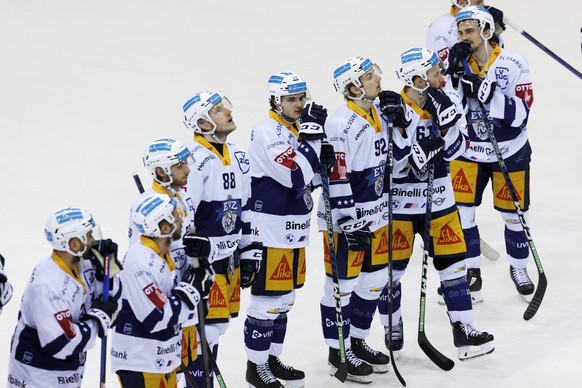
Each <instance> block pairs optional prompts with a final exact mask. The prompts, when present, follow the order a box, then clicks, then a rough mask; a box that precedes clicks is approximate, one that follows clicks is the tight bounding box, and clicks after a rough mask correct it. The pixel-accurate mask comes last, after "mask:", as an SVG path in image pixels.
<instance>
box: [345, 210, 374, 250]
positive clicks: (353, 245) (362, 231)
mask: <svg viewBox="0 0 582 388" xmlns="http://www.w3.org/2000/svg"><path fill="white" fill-rule="evenodd" d="M338 226H339V228H340V229H341V231H342V235H343V236H344V239H345V243H346V246H347V248H348V250H350V251H357V252H365V251H367V250H368V249H369V248H370V246H371V245H372V238H373V235H372V232H371V231H370V228H368V224H367V223H366V220H364V219H363V218H360V219H359V220H354V219H353V218H351V217H342V218H340V219H339V220H338Z"/></svg>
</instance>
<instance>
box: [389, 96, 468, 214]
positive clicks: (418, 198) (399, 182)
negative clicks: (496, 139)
mask: <svg viewBox="0 0 582 388" xmlns="http://www.w3.org/2000/svg"><path fill="white" fill-rule="evenodd" d="M406 90H408V87H405V88H404V89H403V90H402V92H401V93H400V95H401V96H402V98H403V99H404V102H405V103H406V104H407V105H408V106H409V107H410V108H411V109H412V111H413V112H414V114H413V115H412V118H411V119H412V120H411V123H410V125H409V126H408V127H407V128H406V134H407V137H408V138H409V139H411V141H412V144H415V143H418V141H419V140H421V139H424V138H425V137H428V136H430V134H431V131H432V130H433V125H434V123H433V117H432V116H431V115H430V114H429V113H428V112H426V111H425V110H423V109H422V108H421V107H419V106H418V105H416V104H415V103H414V102H413V101H412V100H411V99H410V98H409V97H408V96H407V95H406V92H405V91H406ZM445 93H447V95H448V96H449V97H450V99H451V101H452V102H453V103H454V104H455V105H456V106H457V111H458V112H462V111H463V110H462V109H463V107H462V105H461V101H460V100H459V97H458V95H457V94H456V93H455V92H452V91H445ZM438 132H439V135H437V136H440V131H438ZM443 140H444V147H443V159H444V161H443V162H441V163H439V164H438V165H436V166H435V169H434V182H433V196H432V212H433V213H436V212H439V211H441V210H446V209H450V208H452V207H454V206H455V197H454V193H453V185H452V181H451V177H450V174H449V163H448V162H449V161H451V160H453V159H456V158H458V157H459V156H460V155H462V154H463V152H465V150H466V148H467V144H468V141H467V122H466V120H465V118H464V117H463V116H462V115H461V117H460V118H459V120H458V121H457V122H456V123H455V125H453V126H452V127H450V128H449V129H448V130H447V133H446V135H445V136H443ZM427 177H428V174H425V176H421V177H417V176H416V175H415V174H414V172H412V170H411V169H407V170H404V171H403V174H401V175H400V176H398V177H395V178H394V181H393V182H394V188H393V190H392V200H393V203H394V213H397V214H424V213H425V212H426V196H427V181H426V179H427Z"/></svg>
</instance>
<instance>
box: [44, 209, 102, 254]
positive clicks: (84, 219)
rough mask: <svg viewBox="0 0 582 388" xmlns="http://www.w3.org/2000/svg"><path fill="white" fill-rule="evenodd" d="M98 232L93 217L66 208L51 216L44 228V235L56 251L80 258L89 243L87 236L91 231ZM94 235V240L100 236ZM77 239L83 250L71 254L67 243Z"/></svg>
mask: <svg viewBox="0 0 582 388" xmlns="http://www.w3.org/2000/svg"><path fill="white" fill-rule="evenodd" d="M94 229H95V230H96V231H97V232H99V226H98V225H97V224H95V221H94V220H93V216H91V214H89V213H88V212H87V211H85V210H83V209H79V208H76V207H67V208H64V209H61V210H59V211H57V212H56V213H54V214H53V215H51V216H50V217H49V218H48V220H47V222H46V225H45V227H44V235H45V238H46V239H47V241H48V242H49V243H51V244H52V246H53V249H54V250H56V251H65V252H67V253H69V254H71V255H73V256H77V257H81V256H83V255H84V254H85V252H86V251H87V248H88V246H89V241H88V239H87V234H88V233H89V232H92V231H93V230H94ZM96 234H97V233H94V236H93V237H94V238H95V239H100V238H101V237H100V236H97V235H96ZM73 238H77V239H79V240H80V241H81V243H82V244H83V246H84V248H83V250H82V251H79V252H76V253H75V252H73V251H72V250H71V248H70V247H69V241H71V239H73Z"/></svg>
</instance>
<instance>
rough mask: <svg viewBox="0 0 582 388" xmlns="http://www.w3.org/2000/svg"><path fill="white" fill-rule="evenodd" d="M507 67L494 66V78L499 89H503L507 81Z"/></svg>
mask: <svg viewBox="0 0 582 388" xmlns="http://www.w3.org/2000/svg"><path fill="white" fill-rule="evenodd" d="M508 74H509V69H508V68H506V67H497V68H495V78H496V79H497V86H498V87H499V88H501V89H505V88H506V87H507V84H508V83H509V77H508Z"/></svg>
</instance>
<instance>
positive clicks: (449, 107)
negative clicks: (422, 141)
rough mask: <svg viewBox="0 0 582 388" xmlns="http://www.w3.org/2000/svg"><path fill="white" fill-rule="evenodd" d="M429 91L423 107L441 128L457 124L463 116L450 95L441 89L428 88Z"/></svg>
mask: <svg viewBox="0 0 582 388" xmlns="http://www.w3.org/2000/svg"><path fill="white" fill-rule="evenodd" d="M427 93H428V95H427V99H426V102H425V103H424V105H423V106H422V109H424V110H425V111H427V112H428V113H430V115H431V116H432V117H433V119H435V121H436V122H437V124H438V126H439V129H440V130H445V129H448V128H450V127H452V126H453V125H455V123H456V122H457V121H459V119H460V118H461V113H459V111H458V110H457V106H456V105H455V104H454V103H453V102H452V101H451V99H450V98H449V96H448V95H447V94H446V93H445V92H443V91H442V90H441V89H435V88H428V90H427Z"/></svg>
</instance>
